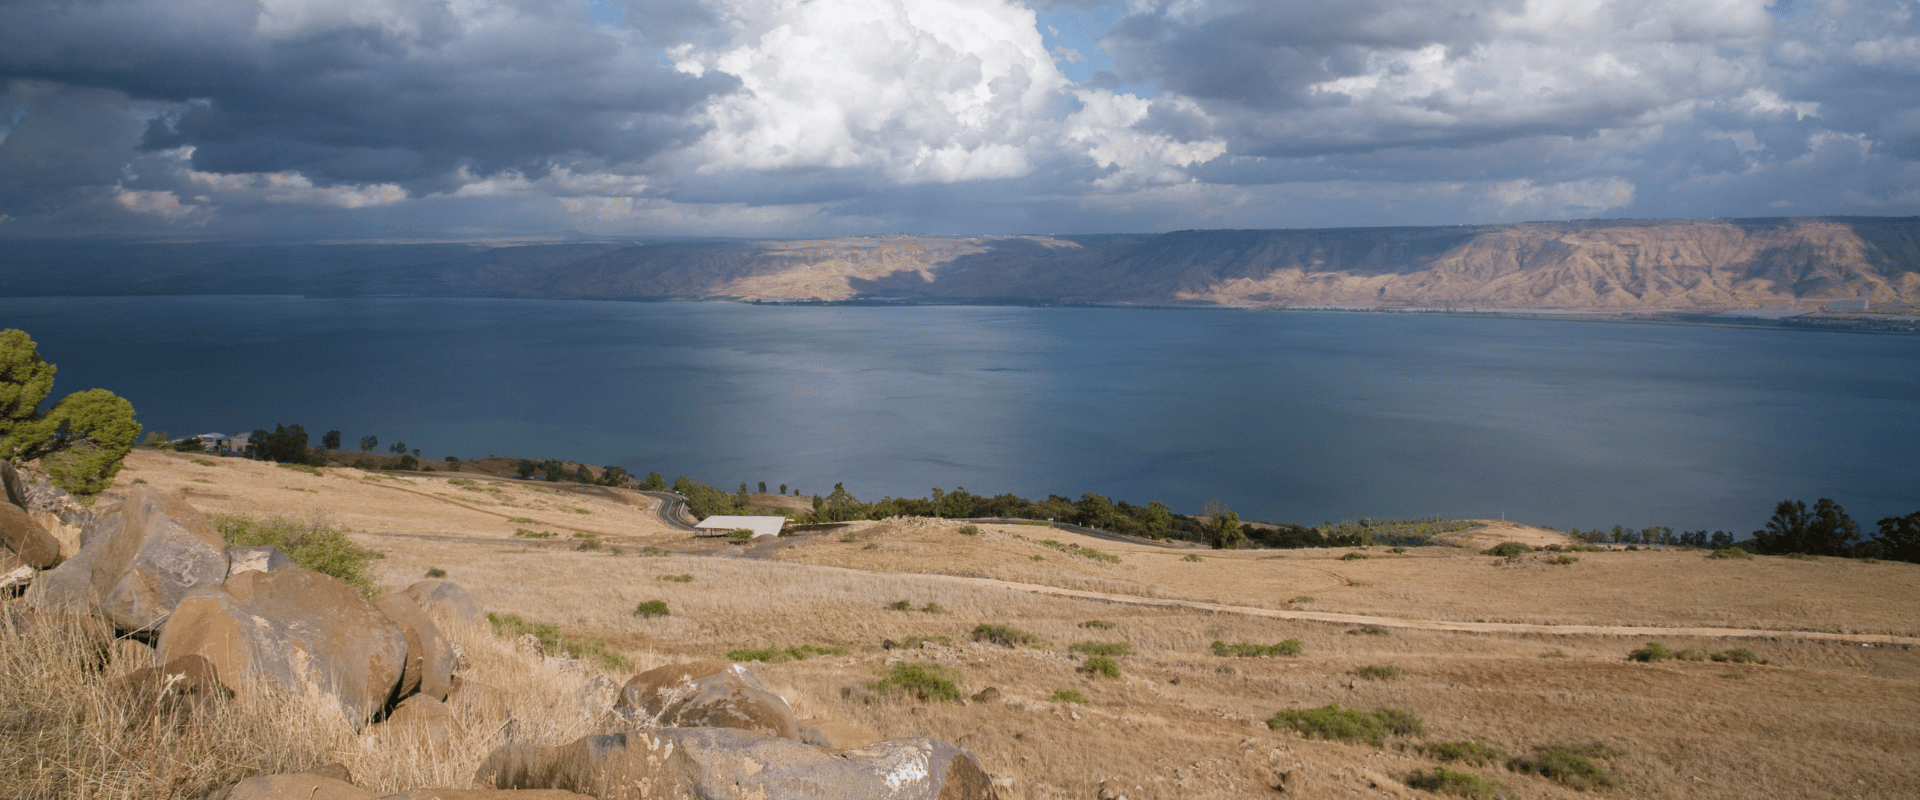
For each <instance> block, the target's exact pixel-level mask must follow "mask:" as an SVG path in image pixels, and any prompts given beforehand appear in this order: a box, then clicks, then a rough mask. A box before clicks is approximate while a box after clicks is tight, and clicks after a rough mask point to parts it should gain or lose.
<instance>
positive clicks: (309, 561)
mask: <svg viewBox="0 0 1920 800" xmlns="http://www.w3.org/2000/svg"><path fill="white" fill-rule="evenodd" d="M207 521H208V522H209V523H211V524H212V525H213V529H214V530H216V531H219V532H220V536H221V537H222V538H224V539H225V540H226V542H227V546H228V547H257V546H260V545H271V546H273V547H278V548H280V550H281V552H284V553H286V554H287V557H288V558H291V559H293V563H295V564H297V565H299V566H301V567H305V568H306V569H310V570H313V571H314V572H318V573H321V574H323V575H331V576H333V577H335V578H339V579H340V580H341V581H343V582H345V583H346V584H347V585H348V586H352V587H353V588H354V589H356V590H358V591H359V592H360V594H362V595H365V596H367V597H369V598H371V597H375V596H377V595H378V594H379V593H380V592H379V589H377V588H375V587H374V585H373V562H374V561H375V560H377V559H380V558H382V557H383V556H382V555H381V554H380V552H379V551H377V550H370V549H368V548H365V547H361V546H360V545H357V544H354V542H353V540H352V539H348V538H347V529H346V528H345V527H340V526H334V525H332V524H330V523H328V522H327V520H326V518H325V517H321V516H319V515H314V516H311V517H308V518H307V519H306V520H305V521H304V522H303V521H301V520H296V519H294V518H292V517H284V516H276V517H256V516H253V515H251V514H208V515H207Z"/></svg>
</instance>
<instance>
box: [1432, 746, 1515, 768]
mask: <svg viewBox="0 0 1920 800" xmlns="http://www.w3.org/2000/svg"><path fill="white" fill-rule="evenodd" d="M1422 749H1423V750H1426V751H1427V755H1430V756H1433V757H1434V758H1437V759H1440V760H1441V761H1458V762H1460V763H1463V764H1473V765H1476V766H1480V765H1485V764H1491V763H1493V762H1495V761H1497V760H1499V759H1500V757H1502V756H1504V755H1506V753H1504V752H1502V751H1501V750H1500V748H1497V747H1488V746H1486V745H1484V744H1481V743H1479V742H1472V741H1462V742H1440V743H1438V744H1430V745H1427V746H1426V747H1424V748H1422Z"/></svg>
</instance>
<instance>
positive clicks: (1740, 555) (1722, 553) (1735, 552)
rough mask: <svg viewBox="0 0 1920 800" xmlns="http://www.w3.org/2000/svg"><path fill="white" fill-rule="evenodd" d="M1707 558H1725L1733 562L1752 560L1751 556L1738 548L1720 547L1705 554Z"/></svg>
mask: <svg viewBox="0 0 1920 800" xmlns="http://www.w3.org/2000/svg"><path fill="white" fill-rule="evenodd" d="M1707 557H1708V558H1726V559H1734V560H1742V559H1752V558H1753V554H1752V553H1749V552H1747V551H1745V550H1742V549H1740V548H1738V547H1722V548H1720V549H1718V550H1715V551H1713V552H1711V553H1708V554H1707Z"/></svg>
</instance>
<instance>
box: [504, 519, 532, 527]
mask: <svg viewBox="0 0 1920 800" xmlns="http://www.w3.org/2000/svg"><path fill="white" fill-rule="evenodd" d="M507 521H508V522H512V523H517V524H520V525H532V524H533V518H532V517H508V518H507Z"/></svg>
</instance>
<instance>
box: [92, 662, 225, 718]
mask: <svg viewBox="0 0 1920 800" xmlns="http://www.w3.org/2000/svg"><path fill="white" fill-rule="evenodd" d="M110 691H112V692H113V694H114V695H115V696H116V697H118V698H119V699H120V703H119V707H120V708H122V709H125V711H126V715H127V717H126V719H127V725H128V727H139V726H142V725H146V724H148V723H149V722H150V721H151V720H153V718H155V717H164V718H167V719H169V720H171V721H174V722H176V723H178V722H185V721H186V720H188V719H190V718H192V717H194V716H196V715H198V714H200V713H202V712H204V711H207V710H209V709H210V708H211V707H212V706H213V704H215V703H217V702H219V701H221V700H225V699H228V698H230V697H232V696H233V691H232V690H230V689H228V688H227V687H226V686H224V685H222V684H221V683H220V677H219V675H218V674H217V673H216V670H215V669H214V667H213V663H212V662H210V661H208V660H206V659H205V658H202V657H201V656H199V655H186V656H182V657H180V658H177V659H174V660H173V661H171V662H168V663H167V664H165V665H163V666H158V667H141V668H140V669H137V670H134V671H133V672H130V673H127V674H126V675H124V676H122V677H120V678H119V679H118V680H116V681H114V682H113V686H112V688H111V689H110Z"/></svg>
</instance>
